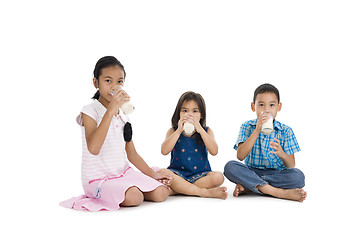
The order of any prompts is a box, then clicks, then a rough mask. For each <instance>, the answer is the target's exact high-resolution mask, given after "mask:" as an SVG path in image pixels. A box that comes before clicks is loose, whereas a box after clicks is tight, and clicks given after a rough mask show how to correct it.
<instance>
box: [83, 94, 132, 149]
mask: <svg viewBox="0 0 361 240" xmlns="http://www.w3.org/2000/svg"><path fill="white" fill-rule="evenodd" d="M127 101H129V95H128V94H127V93H126V92H125V91H124V90H120V91H118V92H116V93H115V94H114V95H113V97H112V99H111V101H110V102H109V105H108V107H107V111H106V112H105V114H104V116H103V119H102V121H101V122H100V124H99V126H98V127H97V123H96V122H95V121H94V119H92V118H91V117H89V116H87V115H86V114H84V113H82V120H83V125H84V128H85V138H86V143H87V147H88V150H89V152H90V153H91V154H93V155H98V154H99V152H100V149H101V148H102V146H103V144H104V141H105V138H106V136H107V133H108V130H109V126H110V123H111V122H112V118H113V116H114V115H116V114H117V113H118V109H119V108H120V106H122V104H123V103H124V102H127Z"/></svg>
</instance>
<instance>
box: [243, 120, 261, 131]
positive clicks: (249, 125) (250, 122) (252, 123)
mask: <svg viewBox="0 0 361 240" xmlns="http://www.w3.org/2000/svg"><path fill="white" fill-rule="evenodd" d="M256 125H257V119H253V120H248V121H246V122H244V123H243V124H242V125H241V129H240V130H241V131H245V130H248V129H250V128H252V127H256Z"/></svg>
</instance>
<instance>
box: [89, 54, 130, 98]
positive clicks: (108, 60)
mask: <svg viewBox="0 0 361 240" xmlns="http://www.w3.org/2000/svg"><path fill="white" fill-rule="evenodd" d="M110 66H119V67H120V68H121V69H122V70H123V72H124V78H125V76H126V73H125V69H124V66H123V64H121V63H120V62H119V61H118V59H116V58H115V57H113V56H105V57H102V58H101V59H99V60H98V62H97V63H96V64H95V68H94V72H93V74H94V78H96V79H97V80H98V81H99V76H100V75H101V74H102V69H103V68H107V67H110ZM99 97H100V92H99V90H98V91H97V92H96V93H95V94H94V96H93V97H92V99H99Z"/></svg>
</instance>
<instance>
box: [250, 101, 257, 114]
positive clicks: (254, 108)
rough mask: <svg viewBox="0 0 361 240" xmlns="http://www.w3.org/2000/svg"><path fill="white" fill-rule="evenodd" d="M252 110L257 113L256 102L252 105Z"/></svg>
mask: <svg viewBox="0 0 361 240" xmlns="http://www.w3.org/2000/svg"><path fill="white" fill-rule="evenodd" d="M251 108H252V111H253V112H255V111H256V106H255V105H254V102H252V103H251Z"/></svg>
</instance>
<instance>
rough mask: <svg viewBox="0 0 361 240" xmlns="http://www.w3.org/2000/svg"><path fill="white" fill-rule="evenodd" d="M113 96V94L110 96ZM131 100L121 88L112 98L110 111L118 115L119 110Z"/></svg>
mask: <svg viewBox="0 0 361 240" xmlns="http://www.w3.org/2000/svg"><path fill="white" fill-rule="evenodd" d="M110 95H111V94H110ZM129 100H130V97H129V95H128V94H127V93H126V92H125V91H124V90H123V89H121V88H119V89H118V90H116V92H115V93H113V95H112V96H111V100H110V102H109V109H111V110H113V111H114V115H117V114H118V111H119V108H120V107H121V106H122V105H123V104H124V103H125V102H128V101H129Z"/></svg>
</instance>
